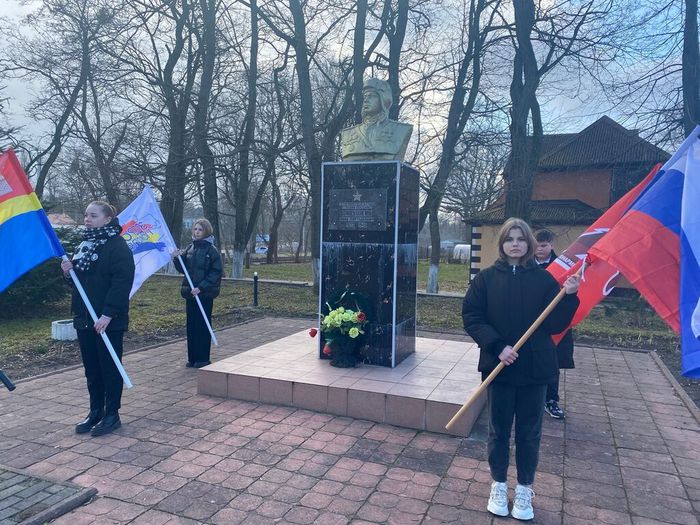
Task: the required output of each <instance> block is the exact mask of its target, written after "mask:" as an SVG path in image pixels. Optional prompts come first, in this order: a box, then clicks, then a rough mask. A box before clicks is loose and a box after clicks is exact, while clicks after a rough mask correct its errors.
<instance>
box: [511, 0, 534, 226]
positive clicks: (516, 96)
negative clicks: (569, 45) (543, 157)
mask: <svg viewBox="0 0 700 525" xmlns="http://www.w3.org/2000/svg"><path fill="white" fill-rule="evenodd" d="M513 7H514V13H515V32H516V37H517V48H516V51H515V58H514V59H513V78H512V81H511V85H510V96H511V101H512V108H511V123H510V137H511V157H510V166H509V169H508V173H507V179H506V205H505V216H506V218H508V217H519V218H521V219H523V220H526V221H528V220H529V219H530V199H531V198H532V184H533V176H534V171H535V169H536V166H537V163H538V161H539V154H540V144H541V142H542V125H541V122H540V121H539V106H538V103H537V95H536V92H537V87H538V85H539V81H540V75H539V71H538V69H537V60H536V58H535V53H534V51H533V48H532V41H531V40H530V36H531V34H532V29H533V27H534V24H535V5H534V3H533V0H514V1H513ZM530 113H532V115H533V130H532V131H533V133H532V139H531V140H529V139H528V134H527V124H528V117H529V115H530Z"/></svg>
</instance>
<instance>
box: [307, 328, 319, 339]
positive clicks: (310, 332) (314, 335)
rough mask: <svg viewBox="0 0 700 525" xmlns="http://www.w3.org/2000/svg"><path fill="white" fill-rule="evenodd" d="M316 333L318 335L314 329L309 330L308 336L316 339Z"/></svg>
mask: <svg viewBox="0 0 700 525" xmlns="http://www.w3.org/2000/svg"><path fill="white" fill-rule="evenodd" d="M317 333H318V330H317V329H316V328H312V329H311V330H309V335H310V336H311V337H316V334H317Z"/></svg>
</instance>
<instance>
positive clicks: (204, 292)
mask: <svg viewBox="0 0 700 525" xmlns="http://www.w3.org/2000/svg"><path fill="white" fill-rule="evenodd" d="M182 260H183V261H184V262H185V266H187V271H188V272H189V274H190V278H191V279H192V283H193V284H194V286H195V288H199V290H200V297H205V298H208V299H214V298H215V297H218V295H219V292H220V291H221V275H222V273H223V270H222V267H221V255H219V251H218V250H217V249H216V247H215V246H214V245H213V244H212V243H211V242H209V241H208V240H204V239H203V240H199V241H193V242H192V244H190V245H189V246H188V247H187V248H185V251H184V252H183V253H182ZM175 268H176V269H177V271H178V272H180V273H185V272H184V271H183V270H182V266H180V261H179V260H178V259H175ZM180 295H182V297H184V298H185V299H194V296H193V295H192V289H191V288H190V285H189V283H188V282H187V277H185V278H183V279H182V285H181V286H180Z"/></svg>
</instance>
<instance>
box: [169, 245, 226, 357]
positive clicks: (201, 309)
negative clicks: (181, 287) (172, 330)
mask: <svg viewBox="0 0 700 525" xmlns="http://www.w3.org/2000/svg"><path fill="white" fill-rule="evenodd" d="M177 260H178V261H180V267H181V268H182V272H183V273H184V274H185V277H186V278H187V282H188V283H189V284H190V289H191V290H194V284H193V283H192V279H191V278H190V274H189V272H188V271H187V266H185V262H184V261H183V260H182V256H180V255H178V256H177ZM194 299H195V301H197V306H199V311H200V312H202V317H203V318H204V323H205V324H206V325H207V328H208V329H209V335H211V340H212V341H213V342H214V344H215V345H216V346H219V341H217V340H216V336H215V335H214V330H213V329H212V327H211V324H210V323H209V319H207V314H206V313H205V312H204V306H202V301H200V300H199V296H198V295H195V296H194Z"/></svg>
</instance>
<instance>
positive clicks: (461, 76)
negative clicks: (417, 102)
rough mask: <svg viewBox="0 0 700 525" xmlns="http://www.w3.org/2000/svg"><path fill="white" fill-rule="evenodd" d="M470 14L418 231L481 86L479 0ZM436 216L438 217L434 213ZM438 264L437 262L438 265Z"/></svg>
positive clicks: (443, 184)
mask: <svg viewBox="0 0 700 525" xmlns="http://www.w3.org/2000/svg"><path fill="white" fill-rule="evenodd" d="M472 9H474V11H473V12H472V13H470V20H472V22H471V24H470V26H469V35H470V37H469V43H468V45H467V49H466V51H465V53H464V55H463V57H462V60H461V62H460V64H459V71H458V73H457V82H456V83H455V91H454V94H453V96H452V100H451V101H450V109H449V112H448V115H447V126H446V129H447V131H446V132H445V138H444V140H443V141H442V154H441V155H440V164H439V166H438V172H437V174H436V175H435V178H434V179H433V182H432V184H431V185H430V188H429V190H428V195H427V197H426V199H425V203H424V204H423V206H421V209H420V214H419V218H418V229H419V230H422V229H423V226H424V225H425V221H426V219H427V217H428V214H430V213H432V212H433V210H439V209H440V205H441V203H442V198H443V196H444V194H445V189H446V188H447V182H448V180H449V177H450V174H451V173H452V168H453V166H454V159H455V148H456V146H457V142H458V141H459V138H460V137H461V136H462V133H463V132H464V128H465V126H466V125H467V122H468V121H469V118H470V117H471V114H472V111H473V110H474V105H475V104H476V99H477V96H478V94H479V90H480V86H481V54H482V48H483V35H482V32H481V30H480V26H479V24H480V20H481V15H482V13H483V11H484V9H485V2H484V0H479V1H478V2H477V4H476V5H475V6H474V7H472ZM470 78H471V84H470V85H469V87H468V88H467V82H468V81H469V79H470ZM436 215H437V213H436ZM438 262H439V261H438Z"/></svg>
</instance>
